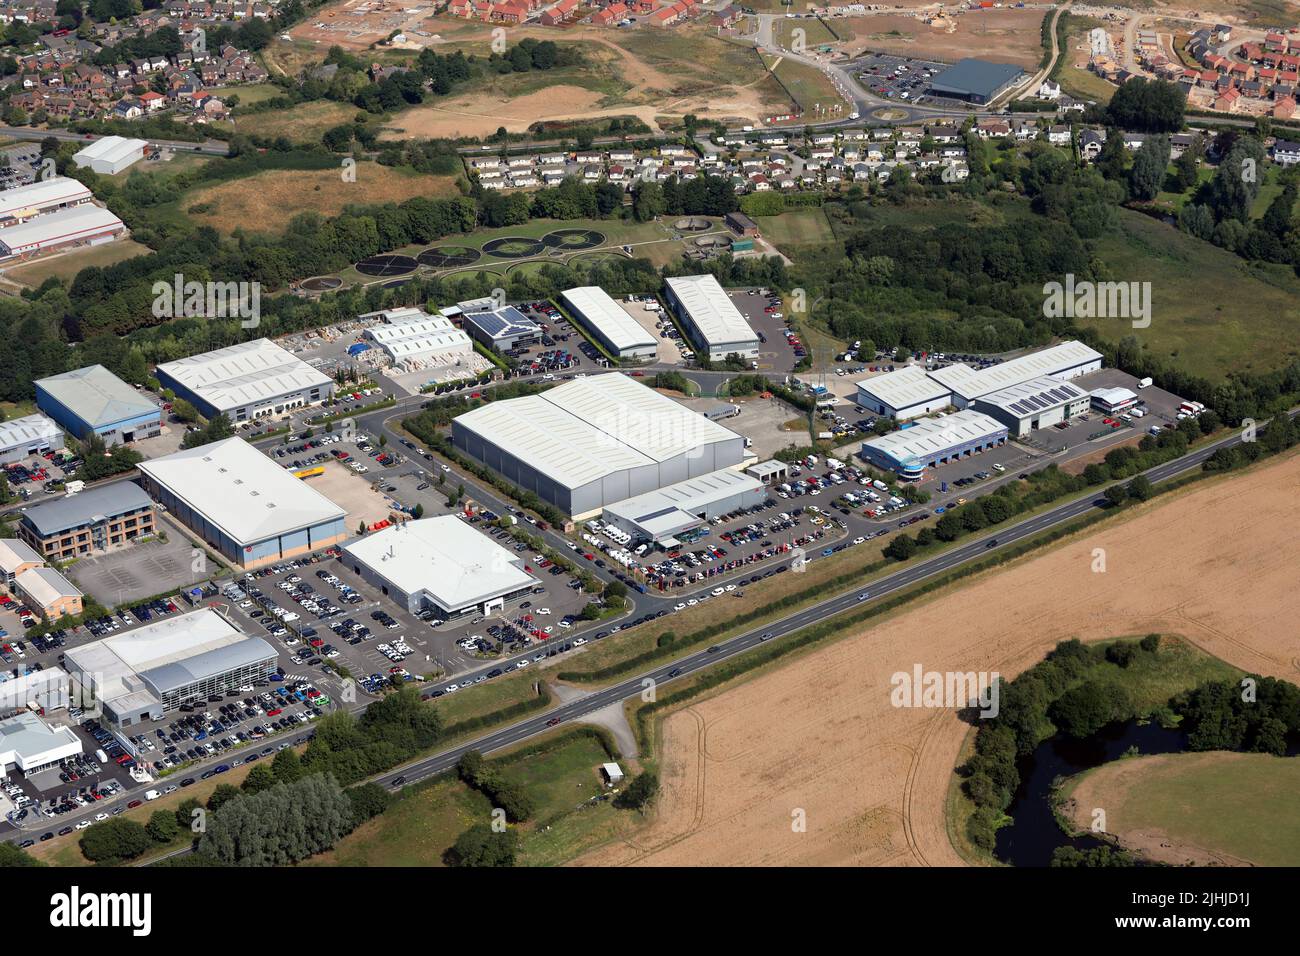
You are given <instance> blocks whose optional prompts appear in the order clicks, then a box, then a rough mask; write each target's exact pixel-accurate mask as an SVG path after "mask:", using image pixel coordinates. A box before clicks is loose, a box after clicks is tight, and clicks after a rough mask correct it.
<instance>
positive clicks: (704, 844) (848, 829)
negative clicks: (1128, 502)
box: [580, 454, 1300, 866]
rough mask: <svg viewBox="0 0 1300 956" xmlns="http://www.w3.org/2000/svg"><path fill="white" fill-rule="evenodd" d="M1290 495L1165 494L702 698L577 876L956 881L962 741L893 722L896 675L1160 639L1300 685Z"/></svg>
mask: <svg viewBox="0 0 1300 956" xmlns="http://www.w3.org/2000/svg"><path fill="white" fill-rule="evenodd" d="M1297 481H1300V456H1296V455H1294V454H1293V455H1292V456H1290V457H1289V458H1286V459H1284V460H1281V461H1277V462H1274V463H1270V464H1267V465H1265V466H1263V467H1261V468H1259V469H1257V470H1255V471H1251V472H1247V473H1242V474H1238V475H1234V476H1232V477H1230V478H1225V479H1222V480H1217V481H1214V482H1211V483H1205V484H1202V485H1200V486H1198V487H1196V488H1194V489H1189V490H1187V491H1185V492H1181V493H1176V494H1175V495H1173V496H1171V497H1170V498H1168V499H1165V500H1157V501H1156V502H1155V503H1153V504H1151V505H1149V506H1145V507H1143V508H1141V509H1140V510H1138V511H1136V512H1134V513H1133V515H1132V516H1130V517H1128V518H1126V519H1125V520H1117V521H1111V522H1108V523H1105V524H1103V525H1101V526H1100V527H1098V528H1094V529H1092V530H1090V531H1087V532H1085V533H1083V534H1081V535H1078V536H1076V537H1074V538H1072V539H1069V540H1066V541H1064V542H1062V543H1059V544H1056V545H1054V546H1052V547H1050V548H1049V549H1047V550H1045V551H1043V552H1041V553H1039V554H1037V555H1031V556H1027V557H1026V558H1023V559H1021V560H1019V561H1016V562H1014V563H1013V564H1011V565H1010V566H1008V567H1007V568H1006V569H1005V570H1001V571H995V572H989V573H986V574H984V575H981V576H980V577H978V578H975V579H973V580H971V581H970V582H968V583H964V584H961V585H959V586H954V587H952V588H949V589H946V590H945V591H942V592H939V593H938V594H937V595H936V596H935V597H933V598H931V599H928V600H926V601H925V602H924V603H921V604H918V605H916V606H914V607H912V608H910V609H903V610H900V611H899V612H897V613H895V614H893V615H891V616H889V617H887V618H884V619H881V620H879V621H878V622H877V623H875V624H873V625H872V626H870V627H866V628H861V629H859V630H857V631H856V632H854V633H852V634H849V635H847V636H846V638H845V639H843V640H840V641H838V642H836V643H833V644H829V645H825V646H822V647H820V648H817V649H815V650H812V651H810V652H809V653H806V654H804V655H802V656H801V657H799V658H797V659H795V660H793V661H791V662H790V663H788V664H786V665H785V666H779V667H773V668H770V669H768V670H765V671H763V672H762V673H761V674H759V675H757V676H755V677H753V678H751V679H749V680H747V681H744V682H741V683H739V684H736V685H734V686H732V687H730V688H728V689H725V690H723V691H721V692H717V693H715V694H713V695H712V696H707V697H703V698H697V699H696V700H694V701H692V702H691V703H690V705H689V706H688V707H686V708H684V709H681V710H677V711H675V712H673V713H672V714H671V715H670V716H668V717H667V718H666V719H664V720H663V722H662V723H661V725H660V732H661V737H660V740H661V744H660V748H659V749H658V750H657V752H656V754H657V757H658V759H659V761H660V776H661V780H662V787H663V795H662V796H661V797H660V803H659V808H658V814H657V817H656V818H655V819H654V820H653V821H652V822H651V823H650V824H649V825H648V827H646V828H645V829H644V830H642V831H640V832H638V833H637V834H636V835H635V838H634V839H631V840H629V841H627V842H618V843H614V844H611V845H609V846H608V847H604V848H602V849H601V850H599V851H597V852H595V853H592V854H589V855H588V856H587V857H585V858H583V859H582V860H581V861H580V862H584V863H597V864H626V863H645V864H656V865H673V864H678V865H681V864H693V865H715V866H716V865H723V866H725V865H744V864H773V865H776V864H780V865H795V866H798V865H817V864H835V865H864V864H866V865H870V864H877V865H891V864H892V865H922V866H924V865H936V866H941V865H958V864H960V863H961V862H962V860H961V857H960V856H959V855H958V854H957V853H956V851H955V850H954V849H953V847H952V845H951V844H950V842H949V837H948V826H949V823H948V820H947V818H946V798H947V793H948V788H949V785H950V783H951V780H952V772H953V768H954V767H955V766H956V765H957V763H958V760H959V752H960V749H961V746H962V743H963V741H964V740H965V739H966V738H967V735H968V734H969V733H970V731H971V728H970V726H969V724H967V723H965V722H963V721H961V720H960V719H958V717H957V716H956V714H955V713H954V712H953V711H951V710H946V709H917V708H897V707H894V706H892V705H891V703H890V689H891V688H890V677H891V675H893V674H895V673H897V672H900V671H902V672H908V673H910V672H911V670H912V669H913V667H914V666H915V665H917V664H920V665H921V666H922V668H923V669H924V670H926V671H939V672H948V671H957V672H967V671H976V672H997V673H999V674H1001V675H1002V676H1003V677H1006V678H1012V677H1014V676H1015V675H1016V674H1018V673H1019V672H1020V671H1021V670H1023V669H1024V668H1025V667H1027V666H1030V665H1032V664H1034V663H1035V662H1037V661H1038V660H1040V659H1041V658H1042V656H1043V654H1044V653H1045V652H1046V651H1047V650H1049V649H1050V648H1051V647H1053V646H1054V645H1055V644H1056V643H1058V642H1059V641H1061V640H1065V639H1068V638H1071V637H1079V638H1082V639H1084V640H1100V639H1105V638H1110V637H1114V636H1115V635H1120V634H1146V633H1153V632H1159V633H1164V634H1179V635H1182V636H1183V637H1184V639H1185V640H1187V641H1188V642H1190V643H1191V644H1193V645H1195V646H1196V647H1198V648H1200V649H1201V650H1203V651H1205V652H1206V653H1208V654H1211V655H1213V656H1215V657H1218V658H1221V659H1222V660H1224V661H1226V662H1228V663H1229V664H1231V665H1233V666H1236V667H1239V668H1241V669H1243V670H1248V671H1251V672H1256V673H1263V674H1270V675H1274V676H1277V677H1283V678H1286V679H1288V680H1293V681H1295V680H1300V634H1297V632H1296V629H1295V627H1294V621H1295V620H1296V619H1297V617H1300V590H1297V589H1296V588H1295V587H1294V580H1293V579H1294V568H1295V567H1296V566H1297V565H1298V564H1300V541H1298V540H1297V538H1296V535H1295V533H1294V529H1295V527H1296V524H1297V521H1300V501H1298V500H1297V498H1296V495H1295V487H1296V483H1297ZM1097 548H1101V549H1104V554H1105V558H1106V565H1105V567H1106V571H1105V572H1104V573H1095V572H1094V571H1093V567H1094V563H1093V562H1094V560H1095V555H1096V551H1095V549H1097ZM1008 595H1014V596H1015V599H1014V600H1008ZM801 820H802V821H806V827H805V828H804V829H803V830H802V832H801V831H800V830H799V829H797V828H795V827H793V826H792V823H795V822H798V821H801ZM1293 862H1294V860H1293Z"/></svg>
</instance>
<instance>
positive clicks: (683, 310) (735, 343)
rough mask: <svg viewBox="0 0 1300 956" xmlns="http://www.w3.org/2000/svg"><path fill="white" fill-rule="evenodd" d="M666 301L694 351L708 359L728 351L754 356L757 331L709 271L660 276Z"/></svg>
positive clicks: (742, 356) (723, 356)
mask: <svg viewBox="0 0 1300 956" xmlns="http://www.w3.org/2000/svg"><path fill="white" fill-rule="evenodd" d="M664 289H665V292H666V297H667V299H668V304H669V306H670V307H671V308H672V310H673V312H674V313H675V314H676V315H677V318H678V319H680V320H681V323H682V325H684V326H685V327H686V334H687V336H688V337H689V338H690V340H691V344H692V345H693V346H694V347H695V349H696V351H697V352H698V353H699V354H700V355H702V356H705V357H707V358H708V359H709V361H711V362H720V361H722V360H723V359H725V358H726V357H727V356H728V355H732V354H735V355H739V356H740V357H741V358H743V359H756V358H758V345H759V343H758V334H757V333H756V332H755V331H754V330H753V329H752V328H750V327H749V323H748V322H746V321H745V317H744V316H743V315H741V314H740V310H739V309H737V308H736V306H735V304H734V303H733V302H732V301H731V299H730V298H729V297H728V296H727V293H726V291H725V290H724V289H723V288H722V286H721V285H719V284H718V280H717V279H715V278H714V277H713V276H711V275H702V276H676V277H673V278H670V279H665V280H664Z"/></svg>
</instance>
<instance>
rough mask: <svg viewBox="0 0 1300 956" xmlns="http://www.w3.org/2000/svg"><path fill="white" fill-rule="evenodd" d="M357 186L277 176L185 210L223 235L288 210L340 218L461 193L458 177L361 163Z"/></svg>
mask: <svg viewBox="0 0 1300 956" xmlns="http://www.w3.org/2000/svg"><path fill="white" fill-rule="evenodd" d="M353 173H354V174H355V181H353V182H345V181H344V179H343V176H342V171H341V168H340V169H319V170H271V171H268V172H262V173H257V174H256V175H254V176H249V177H247V178H246V179H235V180H231V181H229V182H224V183H219V184H218V185H215V186H209V187H205V188H202V189H198V190H195V191H194V192H191V193H189V194H188V195H187V196H186V197H185V199H184V201H183V204H182V205H183V206H184V208H185V209H190V208H191V207H193V206H196V205H206V206H210V207H211V208H210V209H208V210H207V211H205V212H199V213H191V214H190V215H191V217H192V218H193V219H194V220H195V221H196V222H198V223H201V224H204V225H209V226H212V227H213V228H214V229H216V230H218V231H219V232H223V233H230V232H233V231H234V230H235V229H237V228H239V227H243V228H245V229H250V228H251V229H254V230H256V229H259V228H261V227H262V226H263V225H265V224H268V223H272V222H275V221H277V219H278V218H279V217H281V216H282V215H283V213H284V211H285V210H292V213H291V214H293V215H296V214H297V213H300V212H317V213H320V214H321V215H322V216H335V215H338V213H340V212H342V211H343V207H344V206H346V205H348V204H349V203H367V204H369V203H386V202H402V201H403V200H406V199H411V198H413V197H415V196H450V195H452V194H454V193H455V192H456V185H455V182H456V181H455V177H453V176H422V175H413V174H410V173H408V172H403V171H400V170H396V169H393V168H391V167H388V166H380V165H379V164H378V163H370V162H362V163H358V164H357V165H356V167H355V169H354V170H353Z"/></svg>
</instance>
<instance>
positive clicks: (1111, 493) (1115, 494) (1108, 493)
mask: <svg viewBox="0 0 1300 956" xmlns="http://www.w3.org/2000/svg"><path fill="white" fill-rule="evenodd" d="M1102 497H1104V498H1105V499H1106V502H1107V504H1109V505H1111V506H1112V507H1118V506H1120V505H1122V504H1123V503H1124V502H1126V501H1128V489H1127V488H1125V487H1124V486H1123V485H1111V486H1110V487H1109V488H1107V489H1106V490H1105V492H1103V493H1102Z"/></svg>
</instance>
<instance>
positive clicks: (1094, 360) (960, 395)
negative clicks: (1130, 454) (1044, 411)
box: [929, 341, 1102, 408]
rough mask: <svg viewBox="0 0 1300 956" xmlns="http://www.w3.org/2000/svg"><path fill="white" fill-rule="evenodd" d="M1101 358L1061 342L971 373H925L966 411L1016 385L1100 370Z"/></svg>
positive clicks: (953, 368) (952, 368)
mask: <svg viewBox="0 0 1300 956" xmlns="http://www.w3.org/2000/svg"><path fill="white" fill-rule="evenodd" d="M1101 359H1102V355H1101V353H1100V352H1098V351H1097V350H1096V349H1091V348H1089V347H1088V346H1086V345H1084V344H1083V343H1082V342H1076V341H1070V342H1062V343H1061V344H1060V345H1053V346H1052V347H1051V348H1046V349H1041V350H1039V351H1037V352H1030V353H1029V354H1028V355H1022V356H1020V357H1019V358H1014V359H1011V360H1010V361H1007V362H1003V363H1001V364H1000V365H991V366H989V367H988V368H984V369H979V370H976V369H973V368H971V367H970V366H969V365H961V364H958V365H949V366H948V367H946V368H939V369H935V370H934V371H933V372H930V373H929V376H930V378H932V379H934V381H936V382H938V383H939V384H940V385H944V386H947V387H948V388H949V389H950V390H951V391H952V403H953V404H954V405H956V406H957V407H958V408H966V407H967V406H969V405H970V404H971V403H972V402H973V401H975V399H977V398H981V397H983V396H985V395H988V394H989V393H990V392H996V391H998V390H1000V389H1004V388H1010V387H1011V386H1013V385H1020V384H1022V383H1024V382H1028V381H1029V380H1030V379H1035V378H1041V377H1042V376H1045V375H1048V376H1051V377H1052V378H1055V379H1059V380H1061V381H1065V380H1066V379H1071V378H1077V377H1078V376H1080V375H1086V374H1088V373H1089V372H1095V371H1097V370H1098V369H1099V368H1101Z"/></svg>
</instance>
